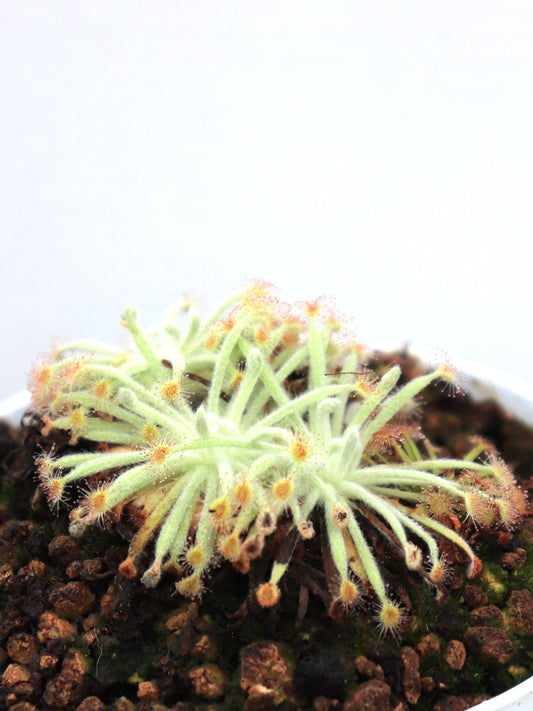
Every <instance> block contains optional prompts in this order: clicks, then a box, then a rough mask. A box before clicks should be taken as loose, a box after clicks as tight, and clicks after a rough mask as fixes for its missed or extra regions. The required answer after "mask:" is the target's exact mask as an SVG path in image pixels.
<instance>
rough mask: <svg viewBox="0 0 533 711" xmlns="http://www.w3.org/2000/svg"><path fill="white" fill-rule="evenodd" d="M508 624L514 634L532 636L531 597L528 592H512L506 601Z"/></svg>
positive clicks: (532, 609)
mask: <svg viewBox="0 0 533 711" xmlns="http://www.w3.org/2000/svg"><path fill="white" fill-rule="evenodd" d="M508 605H509V611H510V613H511V615H510V618H509V624H510V625H511V629H512V630H513V632H516V634H520V635H522V634H523V635H533V595H532V594H531V591H530V590H514V591H513V592H512V593H511V596H510V598H509V601H508Z"/></svg>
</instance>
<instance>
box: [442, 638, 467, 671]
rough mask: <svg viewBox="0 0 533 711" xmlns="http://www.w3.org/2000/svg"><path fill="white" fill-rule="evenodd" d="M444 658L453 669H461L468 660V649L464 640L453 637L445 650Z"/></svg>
mask: <svg viewBox="0 0 533 711" xmlns="http://www.w3.org/2000/svg"><path fill="white" fill-rule="evenodd" d="M444 659H445V660H446V664H447V665H448V666H449V667H450V669H453V671H459V670H460V669H462V668H463V667H464V664H465V661H466V649H465V646H464V644H463V643H462V642H460V641H459V640H458V639H451V640H450V641H449V642H448V644H447V645H446V649H445V650H444Z"/></svg>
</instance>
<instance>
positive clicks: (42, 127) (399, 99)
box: [0, 0, 533, 398]
mask: <svg viewBox="0 0 533 711" xmlns="http://www.w3.org/2000/svg"><path fill="white" fill-rule="evenodd" d="M0 32H1V42H0V239H1V249H0V283H1V295H0V337H1V368H0V398H1V397H5V396H7V395H9V394H11V393H13V392H15V391H17V390H20V389H22V388H23V387H24V386H25V379H26V374H27V372H28V370H29V368H30V366H31V363H32V361H34V360H35V358H36V357H37V355H38V354H39V353H43V352H46V351H47V350H48V349H49V348H50V346H51V344H52V342H53V340H54V339H55V340H56V341H57V340H70V339H74V338H78V337H91V338H94V339H99V340H103V339H106V340H110V341H112V342H115V343H120V342H121V339H122V338H123V337H124V336H123V333H122V332H121V330H120V328H119V326H118V318H119V316H120V313H121V311H122V310H123V308H124V306H126V305H127V304H129V303H136V304H137V305H138V306H139V308H140V310H141V313H142V315H143V320H144V322H145V323H146V324H150V322H153V321H154V320H157V319H158V317H159V316H160V315H161V314H162V313H163V312H164V311H165V310H166V308H167V306H168V305H169V304H170V303H171V302H173V301H175V300H176V299H177V298H178V297H179V296H180V294H182V293H183V292H187V293H188V294H192V295H194V296H195V297H197V298H198V300H199V302H200V304H201V305H202V308H203V309H204V310H205V311H206V312H207V311H208V310H209V309H210V308H211V307H213V306H214V305H215V304H216V302H217V301H218V300H219V299H220V298H222V297H224V296H226V295H228V294H229V293H230V292H232V291H234V290H237V289H239V288H241V287H242V286H243V283H244V281H243V280H244V278H245V277H247V276H261V277H264V278H266V279H268V280H270V281H273V282H275V283H276V284H277V285H278V286H279V287H280V288H281V290H282V291H283V292H284V293H285V294H286V296H287V298H289V299H311V298H313V297H314V296H316V295H318V294H321V293H327V294H331V295H333V296H335V297H336V299H337V302H338V305H339V308H340V309H341V311H343V312H344V313H346V314H348V315H350V316H352V317H353V324H354V325H355V328H356V330H357V333H358V335H359V337H360V338H361V339H362V340H364V341H366V342H367V343H372V342H373V341H383V340H385V341H392V342H415V343H418V344H421V345H426V346H430V347H432V346H435V347H440V348H442V349H444V350H446V351H448V352H450V353H451V354H452V355H453V354H456V355H461V356H465V357H469V358H474V359H477V360H481V361H484V362H485V363H487V364H490V365H493V366H497V367H501V368H503V369H505V370H507V371H508V372H509V373H511V374H514V375H517V376H519V377H522V378H523V379H524V380H525V381H527V382H529V383H533V374H532V372H531V369H530V363H531V353H532V350H533V349H532V345H533V343H532V341H533V337H532V328H531V325H532V324H531V321H532V319H531V301H532V300H531V273H532V262H533V249H532V246H531V237H532V227H533V205H532V202H533V201H532V194H533V191H532V188H533V173H532V171H533V137H532V131H533V128H532V127H533V5H532V3H531V1H530V0H525V1H523V2H520V1H516V2H513V1H510V2H506V3H503V2H501V1H498V2H490V0H480V1H479V2H474V1H468V0H458V1H449V2H448V1H446V0H444V1H443V2H430V1H429V0H423V1H419V2H416V1H414V2H411V1H410V0H404V1H399V2H380V1H379V0H377V1H376V2H367V0H365V1H364V2H363V1H358V0H352V1H351V2H344V3H342V2H334V1H333V0H327V1H323V2H313V1H312V0H308V1H305V2H298V1H291V0H283V1H279V2H277V1H274V0H262V1H261V2H258V1H254V0H242V1H240V2H225V1H224V0H220V1H215V0H213V2H206V1H205V0H203V1H202V0H194V1H188V2H183V1H179V0H178V1H176V0H173V1H170V0H169V1H168V2H154V1H152V2H148V1H146V2H136V1H135V0H127V1H124V2H121V1H118V0H105V2H103V1H99V0H91V1H90V2H84V1H79V0H65V1H64V2H59V1H57V0H46V1H45V0H43V1H42V2H38V1H34V2H32V1H25V0H17V2H13V1H12V0H9V1H6V0H2V1H1V2H0Z"/></svg>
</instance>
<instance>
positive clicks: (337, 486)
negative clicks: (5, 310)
mask: <svg viewBox="0 0 533 711" xmlns="http://www.w3.org/2000/svg"><path fill="white" fill-rule="evenodd" d="M183 310H184V311H186V313H187V314H188V322H187V326H186V327H185V328H184V329H182V330H180V329H178V327H177V326H176V325H175V323H174V322H170V321H169V322H167V324H166V326H165V327H164V329H161V330H160V331H154V332H144V331H143V330H142V328H141V327H140V326H139V323H138V318H137V313H136V311H135V310H134V309H128V310H127V311H126V313H125V315H124V318H123V321H122V323H123V325H124V326H125V327H126V328H127V329H128V330H129V331H130V333H131V335H132V337H133V341H134V344H135V347H136V351H135V355H134V356H133V357H132V355H131V351H130V352H129V353H128V352H124V351H120V350H118V349H113V348H110V347H107V346H101V345H98V344H93V343H77V344H71V345H69V346H68V347H65V348H62V349H60V350H59V351H58V352H56V354H55V357H54V358H53V359H51V360H50V361H49V362H47V363H43V364H40V365H38V366H37V367H36V369H35V370H34V373H33V376H32V380H31V386H32V408H33V410H34V411H36V412H37V413H38V414H39V415H40V417H41V418H42V421H43V423H44V430H45V431H46V432H49V431H51V430H54V429H55V430H63V431H64V432H65V433H66V434H70V437H71V439H70V444H71V445H72V447H74V448H75V447H76V445H77V443H78V440H81V441H85V440H88V441H92V442H95V443H101V444H99V445H98V449H97V451H96V452H86V451H80V452H79V453H78V452H76V451H74V453H70V452H69V453H68V454H66V455H63V456H55V453H54V452H53V451H50V452H44V453H43V454H42V455H41V456H40V458H39V460H38V466H39V470H40V481H41V488H42V490H43V491H44V492H45V494H46V496H47V498H48V501H49V504H50V505H51V506H52V507H57V506H61V505H63V504H64V501H65V496H64V492H65V489H66V488H67V487H71V486H72V484H74V485H75V486H77V485H79V484H80V483H84V482H85V480H86V479H87V480H89V481H91V480H92V479H94V478H95V477H96V483H92V484H89V486H88V487H87V486H86V488H85V490H84V491H85V493H84V497H83V498H82V499H81V500H80V501H79V503H78V505H77V506H76V507H75V508H73V509H72V511H71V514H70V521H71V523H70V533H71V535H74V536H82V535H83V533H84V532H85V530H86V529H87V528H88V527H90V526H93V525H94V524H98V523H100V524H102V523H104V524H106V525H107V524H108V523H109V522H110V521H115V520H116V516H117V514H116V510H117V508H118V509H119V514H118V515H119V516H120V510H121V507H122V506H123V505H124V504H128V503H131V502H133V503H134V504H136V505H140V507H141V508H142V509H143V510H145V511H146V515H145V517H144V521H143V523H142V525H141V527H140V529H139V530H138V532H137V533H136V535H135V536H134V538H133V540H132V541H131V543H130V550H129V555H128V557H127V558H126V560H125V561H123V563H122V565H121V567H120V571H121V573H122V574H123V575H125V576H126V577H128V578H134V577H139V576H140V577H141V580H142V582H143V584H144V585H145V586H147V587H148V588H152V587H154V586H157V585H158V583H159V580H160V578H161V576H162V575H163V574H164V573H165V571H169V570H171V571H173V570H176V569H177V570H185V571H186V574H185V575H184V574H179V575H178V578H179V580H178V582H177V584H176V589H177V592H179V593H180V594H181V595H184V596H185V597H189V598H193V599H194V598H197V597H199V596H200V595H201V594H202V592H203V587H204V582H203V581H204V580H205V578H206V576H208V574H209V572H210V568H211V567H212V566H213V564H214V562H215V561H216V562H217V564H220V560H221V559H222V560H223V559H225V560H227V561H230V562H231V563H233V564H234V565H235V566H236V567H237V569H240V570H241V571H242V572H247V570H248V569H249V567H250V562H251V561H254V560H255V559H256V558H257V557H258V556H260V555H261V553H262V551H263V549H264V548H265V547H266V544H267V543H268V541H269V537H273V536H274V534H275V533H276V530H277V529H278V528H280V530H281V531H282V532H283V534H284V535H285V538H286V540H285V541H284V543H283V544H282V545H281V546H279V549H278V551H277V553H276V554H275V557H274V561H273V564H272V566H271V570H270V576H269V577H268V579H267V580H265V582H263V583H261V584H259V585H258V586H257V587H256V589H255V598H256V602H257V603H259V605H260V607H262V608H266V609H268V608H270V607H274V606H276V605H278V604H280V596H281V589H282V581H283V578H284V575H285V573H286V571H287V569H288V568H289V567H290V564H291V558H292V555H293V553H294V550H295V547H296V543H297V540H303V541H304V542H305V540H306V539H309V538H312V537H313V536H314V532H315V526H316V525H317V519H316V511H317V510H318V511H320V512H321V515H322V517H323V518H322V520H320V521H319V522H318V523H319V524H320V528H321V530H322V531H324V532H325V538H326V539H327V545H323V550H324V557H325V560H324V567H325V569H326V570H327V571H328V572H327V575H329V580H328V588H329V593H330V594H331V599H332V605H331V608H330V614H332V616H334V617H335V616H338V615H339V613H341V614H342V612H343V611H344V610H350V609H351V608H352V607H354V606H356V604H358V602H359V601H358V597H359V595H360V590H364V591H365V594H366V595H371V596H372V598H373V599H374V600H375V603H374V604H375V606H376V609H377V612H376V617H375V620H376V623H377V627H378V629H379V630H380V631H381V633H384V634H386V633H387V632H392V633H395V634H396V633H398V630H399V631H400V633H401V624H402V622H403V611H402V608H401V605H400V604H398V603H397V601H396V600H395V599H393V598H390V597H389V595H388V590H387V585H386V583H385V580H384V577H383V574H382V571H381V570H380V561H378V560H377V559H376V557H375V555H374V553H373V552H372V549H371V547H370V546H369V544H368V541H367V540H366V538H365V532H364V530H365V529H364V527H363V526H361V525H360V523H359V520H358V517H360V516H363V517H364V516H365V515H369V516H370V517H371V520H372V521H373V523H375V522H376V520H378V524H379V521H381V524H379V525H380V528H381V529H382V530H383V529H385V533H384V535H385V536H386V537H387V539H388V540H389V542H392V544H393V545H394V546H395V547H396V548H397V550H398V552H400V553H401V555H402V556H403V557H404V561H405V565H406V566H407V568H408V569H409V570H413V571H417V573H418V574H419V575H420V576H421V577H422V578H423V579H424V580H425V582H426V583H427V584H429V586H430V587H431V588H432V589H434V590H435V592H436V593H437V595H438V594H440V593H442V591H443V589H444V588H443V586H444V583H445V579H446V574H447V572H446V562H445V559H444V558H443V557H442V556H441V553H440V548H439V544H438V541H440V540H443V539H444V540H446V542H447V544H448V545H449V546H453V547H456V548H458V549H459V550H460V551H461V555H462V556H463V558H464V560H465V571H466V574H467V575H468V576H471V577H474V576H475V575H477V573H478V572H479V569H480V566H481V561H479V559H478V558H477V556H476V555H475V553H474V551H473V550H472V548H471V547H470V545H469V544H468V543H467V541H466V540H465V539H464V538H462V537H461V536H460V535H459V534H458V533H457V532H456V531H455V530H454V529H453V526H452V527H449V526H446V525H444V524H443V523H442V518H444V517H442V518H441V519H439V513H438V511H436V510H435V511H434V510H432V509H431V507H432V506H433V507H434V508H435V509H436V507H437V506H438V505H441V504H442V503H443V502H444V504H446V505H447V506H450V507H453V508H450V509H449V511H448V510H447V512H446V515H447V517H448V518H451V514H450V513H449V512H451V511H453V514H454V516H455V513H456V512H457V513H458V512H459V511H461V512H462V515H464V516H466V517H467V518H468V519H471V520H472V521H473V522H474V523H475V525H476V526H480V527H483V526H485V525H486V526H494V525H498V526H500V527H502V528H503V529H511V528H512V527H514V526H515V525H516V524H517V523H518V522H519V520H520V518H521V517H522V516H523V514H524V513H525V499H524V497H523V494H522V492H521V490H520V488H519V487H518V486H517V485H516V482H515V481H514V478H513V476H512V474H511V473H510V471H509V470H508V469H507V468H506V466H505V464H504V463H503V462H502V460H501V459H500V458H499V457H498V456H497V455H496V454H495V453H494V452H493V451H491V450H490V447H489V448H486V447H485V445H484V444H479V443H477V444H476V445H475V446H474V447H473V448H472V450H471V451H469V452H467V453H466V454H465V457H464V459H461V460H456V459H451V458H446V459H441V458H439V456H438V454H437V452H436V450H435V449H434V448H433V447H432V445H430V444H429V443H428V442H427V441H426V440H424V439H423V437H421V436H420V435H419V434H418V432H417V428H416V427H415V426H414V425H413V424H412V419H411V410H413V411H414V410H416V408H417V407H418V403H417V401H418V397H417V396H418V395H419V393H421V392H422V391H423V390H424V388H426V387H427V386H428V385H429V384H431V383H432V382H435V381H438V380H440V381H441V382H443V383H444V384H448V385H455V377H456V376H455V371H454V370H452V369H451V368H450V367H449V366H448V365H440V366H439V367H437V368H436V369H435V370H434V371H431V372H429V373H425V374H423V375H419V376H418V377H416V378H414V379H412V380H410V381H409V382H408V383H407V384H404V385H402V386H400V385H399V384H398V383H399V379H400V375H401V372H400V368H399V367H397V366H393V367H391V368H389V369H388V370H387V371H386V372H385V373H384V374H380V376H379V377H378V376H375V375H374V374H373V373H372V372H370V371H369V369H368V368H367V367H366V362H367V360H366V358H367V355H368V354H363V352H362V349H361V347H360V346H359V345H358V344H356V343H353V342H349V341H348V340H346V339H345V341H344V342H343V341H342V340H341V339H340V338H338V337H337V334H338V332H339V330H340V326H339V321H338V319H337V317H336V315H335V314H334V312H333V311H332V310H331V309H330V307H329V306H328V305H327V304H326V302H325V301H323V300H320V299H319V300H317V301H315V302H307V303H305V304H303V305H300V313H298V314H295V312H294V311H293V310H292V309H288V308H286V305H283V304H282V305H281V306H280V302H279V301H278V300H273V299H272V297H271V295H270V291H269V290H268V289H265V288H264V286H263V285H255V286H252V287H251V288H250V289H248V290H246V291H245V292H243V294H241V295H240V296H239V297H238V298H237V299H236V300H230V301H228V302H227V303H225V304H224V305H223V306H222V307H221V308H220V309H219V310H218V312H217V313H215V314H214V316H213V317H212V318H211V319H210V320H209V321H207V322H206V323H204V324H202V323H201V321H200V319H199V317H198V316H197V314H196V313H195V312H194V311H192V310H191V309H190V307H189V305H187V307H186V308H184V309H183ZM369 353H370V354H371V353H372V351H370V352H369ZM422 359H423V360H426V362H427V359H426V358H424V354H422ZM458 365H459V368H460V369H461V371H462V373H463V374H464V375H465V389H466V390H467V391H468V392H469V394H471V395H472V396H473V397H474V398H478V399H487V398H491V399H496V400H497V401H499V402H500V403H501V404H502V406H504V407H505V408H506V409H507V410H508V411H509V412H510V413H511V414H513V415H515V416H516V417H517V418H520V419H521V420H522V421H524V422H526V423H529V424H531V423H533V393H531V392H529V391H530V390H531V388H529V389H528V387H527V386H525V385H524V384H522V383H520V382H519V381H517V380H514V379H510V378H506V377H505V376H503V375H500V374H498V373H497V372H496V371H492V370H491V369H487V368H483V367H482V366H478V365H477V364H472V363H469V362H467V361H464V362H460V363H459V364H458ZM301 381H303V385H302V382H301ZM27 398H28V394H27V393H23V394H20V395H17V396H14V397H13V398H10V399H9V400H8V401H5V402H4V403H3V404H2V405H0V416H2V417H6V416H7V417H9V416H11V418H13V416H14V415H16V414H17V412H16V411H17V410H18V409H19V408H20V407H24V405H25V404H27ZM398 423H399V424H398ZM399 427H401V428H403V430H402V433H401V435H398V428H399ZM384 440H385V444H383V441H384ZM101 445H103V446H101ZM387 450H391V451H392V452H393V457H392V460H391V461H388V459H387V456H388V455H386V454H385V452H386V451H387ZM116 471H118V472H122V473H120V474H119V475H118V476H116V475H115V474H114V472H116ZM109 472H111V474H109ZM191 472H193V473H194V475H193V474H191ZM443 474H444V475H443ZM437 494H439V496H437ZM433 502H435V503H433ZM450 502H453V503H450ZM355 510H357V514H358V516H357V517H356V516H355V515H354V511H355ZM367 512H370V513H369V514H367ZM287 521H289V523H290V524H292V528H287ZM280 522H281V523H280ZM283 526H284V528H283ZM287 530H288V533H287ZM151 541H155V545H153V546H152V545H151V543H150V542H151ZM413 541H416V543H415V542H413ZM147 546H148V547H149V548H150V550H152V551H153V552H152V554H151V555H152V562H151V564H150V565H149V566H148V567H147V568H146V566H144V569H143V568H142V565H141V567H140V568H139V562H138V561H139V558H140V557H142V556H141V554H142V553H144V549H145V548H146V547H147ZM519 690H520V691H519ZM522 692H523V693H522ZM517 694H518V695H519V697H517ZM531 694H532V679H529V680H527V681H525V682H523V683H522V684H520V685H518V686H517V687H515V688H514V689H511V690H509V691H508V692H505V694H501V695H500V696H498V697H495V698H493V699H492V700H490V701H487V702H483V703H482V704H481V705H479V706H478V707H475V708H477V709H479V711H511V710H513V711H514V709H515V708H518V706H515V705H513V704H515V703H517V698H520V699H521V700H522V701H523V700H524V699H525V698H528V695H531Z"/></svg>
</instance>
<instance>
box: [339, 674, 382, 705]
mask: <svg viewBox="0 0 533 711" xmlns="http://www.w3.org/2000/svg"><path fill="white" fill-rule="evenodd" d="M390 697H391V688H390V686H389V685H388V684H385V682H383V681H379V679H371V680H370V681H365V682H364V683H363V684H361V685H360V686H359V688H358V689H357V690H356V691H354V692H353V693H352V694H350V696H349V697H348V699H347V700H346V701H345V702H344V704H343V705H342V711H391V709H392V707H391V699H390Z"/></svg>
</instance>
